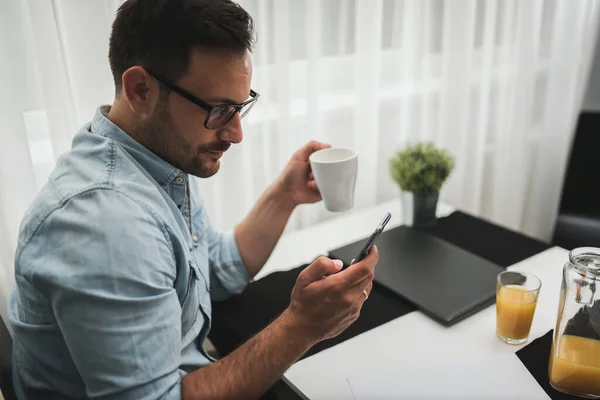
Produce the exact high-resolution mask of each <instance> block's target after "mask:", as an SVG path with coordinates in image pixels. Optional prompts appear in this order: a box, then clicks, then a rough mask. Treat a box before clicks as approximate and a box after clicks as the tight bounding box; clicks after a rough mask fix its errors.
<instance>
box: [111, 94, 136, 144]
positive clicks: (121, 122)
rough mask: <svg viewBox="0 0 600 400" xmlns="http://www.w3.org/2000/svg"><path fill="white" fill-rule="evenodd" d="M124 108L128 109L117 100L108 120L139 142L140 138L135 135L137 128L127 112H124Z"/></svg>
mask: <svg viewBox="0 0 600 400" xmlns="http://www.w3.org/2000/svg"><path fill="white" fill-rule="evenodd" d="M123 107H126V106H125V105H124V104H122V103H121V102H120V101H119V100H118V99H115V101H114V102H113V105H112V106H111V107H110V110H109V111H108V114H107V115H106V118H107V119H108V120H109V121H110V122H112V123H113V124H115V125H116V126H118V127H119V128H120V129H121V130H122V131H123V132H125V133H126V134H128V135H129V136H131V137H132V138H134V139H136V140H137V141H138V142H139V140H138V138H137V137H136V135H135V133H134V132H135V131H136V129H135V127H134V126H133V124H132V123H131V122H130V118H128V117H127V115H126V111H124V110H123Z"/></svg>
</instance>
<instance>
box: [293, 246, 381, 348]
mask: <svg viewBox="0 0 600 400" xmlns="http://www.w3.org/2000/svg"><path fill="white" fill-rule="evenodd" d="M378 260H379V253H378V252H377V247H376V246H373V247H372V249H371V251H369V254H368V255H367V256H366V257H365V258H364V259H363V260H362V261H361V262H359V263H356V264H353V265H351V266H350V267H348V268H347V269H345V270H344V271H341V272H340V269H341V268H342V262H341V261H340V260H331V259H329V258H326V257H319V258H318V259H317V260H315V261H314V262H313V263H312V264H311V265H309V266H308V267H307V268H306V269H304V271H302V272H301V273H300V275H299V276H298V279H297V281H296V285H295V286H294V290H293V291H292V297H291V302H290V305H289V307H288V308H287V310H286V311H285V312H286V313H289V314H290V317H291V318H293V320H294V322H295V324H296V325H297V326H298V328H299V332H298V333H299V334H302V335H306V336H305V337H307V338H309V339H311V340H313V341H315V343H316V342H319V341H322V340H324V339H329V338H332V337H335V336H337V335H339V334H340V333H342V332H343V331H344V330H345V329H346V328H347V327H348V326H350V325H351V324H352V323H353V322H354V321H356V319H357V318H358V316H359V315H360V310H361V308H362V305H363V303H364V301H365V299H366V296H365V295H364V293H363V291H366V293H367V294H369V293H370V292H371V288H372V287H373V277H374V272H375V265H376V264H377V261H378Z"/></svg>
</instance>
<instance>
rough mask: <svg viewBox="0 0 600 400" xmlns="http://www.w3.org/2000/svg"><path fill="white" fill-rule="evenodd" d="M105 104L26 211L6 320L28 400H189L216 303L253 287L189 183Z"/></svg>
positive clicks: (229, 237) (204, 360)
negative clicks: (187, 380) (185, 382)
mask: <svg viewBox="0 0 600 400" xmlns="http://www.w3.org/2000/svg"><path fill="white" fill-rule="evenodd" d="M107 112H108V107H101V108H99V109H98V111H97V113H96V115H95V116H94V118H93V120H92V121H91V123H90V124H88V125H86V126H85V127H83V128H82V130H81V131H80V132H79V133H78V134H77V135H76V136H75V138H74V139H73V146H72V149H71V151H69V152H68V153H66V154H65V155H63V156H62V157H61V158H60V159H59V161H58V162H57V166H56V169H55V170H54V172H53V173H52V175H51V176H50V179H49V181H48V183H47V184H46V185H45V186H44V188H43V189H42V190H41V192H40V194H39V195H38V196H37V198H36V199H35V201H34V203H33V204H32V206H31V207H30V208H29V210H28V211H27V213H26V215H25V217H24V220H23V223H22V226H21V230H20V234H19V243H18V248H17V252H16V258H15V279H16V285H15V287H14V290H13V292H12V294H11V299H10V305H9V313H10V322H11V324H12V327H13V333H14V335H13V336H14V337H13V339H14V345H13V367H14V382H15V386H16V391H17V393H18V396H19V398H21V399H24V398H26V399H52V398H61V399H65V398H66V399H80V398H92V399H120V400H127V399H132V400H133V399H135V400H142V399H179V398H181V394H180V389H181V385H180V384H181V379H182V377H183V376H184V375H185V374H186V373H188V372H191V371H193V370H195V369H197V368H199V367H202V366H204V365H206V364H208V363H210V362H211V361H214V360H213V359H211V357H210V356H209V355H208V354H207V353H206V351H205V350H204V347H203V343H204V340H205V339H206V336H207V334H208V331H209V329H210V316H211V299H213V300H219V299H225V298H226V297H228V296H229V295H231V294H233V293H239V292H241V291H242V290H243V289H244V288H245V286H246V285H247V283H248V281H249V276H248V273H247V272H246V269H245V267H244V265H243V263H242V260H241V257H240V254H239V250H238V247H237V244H236V242H235V238H234V236H233V233H218V232H216V231H215V230H214V229H213V228H212V226H211V224H210V222H209V220H208V218H207V216H206V214H205V211H204V208H203V204H202V202H201V200H200V199H199V198H198V196H197V191H196V190H194V189H193V188H191V189H190V180H189V177H188V176H187V175H186V174H184V173H182V172H181V171H180V170H178V169H177V168H175V167H173V166H172V165H170V164H169V163H167V162H166V161H164V160H162V159H161V158H159V157H158V156H156V155H155V154H154V153H152V152H150V151H149V150H148V149H146V148H145V147H143V146H142V145H141V144H139V143H138V142H136V141H135V140H134V139H132V138H131V137H130V136H128V135H127V134H126V133H125V132H123V131H122V130H121V129H119V128H118V127H117V126H116V125H114V124H113V123H111V122H110V121H109V120H108V119H107V118H106V117H105V116H104V115H106V113H107Z"/></svg>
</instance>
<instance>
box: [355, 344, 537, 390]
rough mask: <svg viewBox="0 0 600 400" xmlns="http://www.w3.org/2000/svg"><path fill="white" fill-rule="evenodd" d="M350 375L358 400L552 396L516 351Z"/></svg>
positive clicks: (400, 366) (399, 366)
mask: <svg viewBox="0 0 600 400" xmlns="http://www.w3.org/2000/svg"><path fill="white" fill-rule="evenodd" d="M398 364H399V365H398V368H393V369H387V370H378V371H368V370H367V371H361V372H357V373H356V374H355V375H352V376H348V377H347V380H348V383H349V386H350V388H351V390H352V392H353V394H354V397H355V400H387V399H411V400H412V399H414V400H419V399H427V400H430V399H532V400H534V399H536V400H537V399H549V397H548V395H546V392H544V390H543V389H542V388H541V387H540V386H539V385H538V383H537V382H536V381H535V379H534V378H533V376H531V374H530V373H529V371H528V370H527V368H525V366H524V365H523V364H522V363H521V361H520V360H519V358H518V357H517V356H516V355H515V354H503V355H497V356H493V357H486V358H479V359H472V360H465V361H457V362H456V363H452V364H432V365H418V366H410V365H401V361H400V360H399V362H398Z"/></svg>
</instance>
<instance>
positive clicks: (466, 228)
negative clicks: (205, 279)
mask: <svg viewBox="0 0 600 400" xmlns="http://www.w3.org/2000/svg"><path fill="white" fill-rule="evenodd" d="M421 229H422V230H423V231H426V232H428V233H429V234H431V235H434V236H436V237H438V238H441V239H443V240H445V241H447V242H449V243H453V244H455V245H456V246H458V247H461V248H462V249H464V250H467V251H469V252H471V253H473V254H476V255H478V256H480V257H483V258H485V259H487V260H489V261H491V262H493V263H495V264H498V265H500V266H502V267H508V266H510V265H513V264H516V263H517V262H519V261H522V260H524V259H526V258H529V257H531V256H533V255H535V254H538V253H540V252H542V251H544V250H546V249H548V248H550V247H551V246H550V245H549V244H547V243H543V242H540V241H538V240H536V239H533V238H530V237H527V236H524V235H522V234H520V233H517V232H514V231H511V230H508V229H505V228H502V227H500V226H498V225H494V224H492V223H489V222H487V221H484V220H482V219H479V218H476V217H474V216H471V215H468V214H466V213H463V212H460V211H456V212H454V213H452V214H450V215H449V216H447V217H444V218H440V219H438V221H437V223H436V225H434V226H433V227H430V228H421ZM367 230H368V229H367V228H365V234H368V232H367ZM299 245H300V244H299ZM303 268H304V266H301V267H298V268H295V269H293V270H290V271H284V272H276V273H273V274H270V275H268V276H266V277H265V278H263V279H260V280H258V281H256V282H253V283H251V284H250V285H249V286H248V288H247V289H246V290H245V291H244V292H243V293H242V294H240V295H238V296H235V297H233V298H231V299H229V300H227V301H224V302H214V303H213V316H212V327H211V332H210V334H209V338H210V340H211V341H212V342H213V344H214V345H215V347H216V349H217V351H218V352H219V354H220V355H221V356H225V355H227V354H229V353H230V352H231V351H233V350H234V349H235V348H237V347H238V346H239V345H241V344H242V343H244V342H245V341H246V340H248V339H249V338H250V337H252V336H253V335H254V334H256V333H257V332H259V331H260V330H262V329H263V328H264V327H266V326H267V325H268V324H269V323H270V322H271V321H272V320H273V319H275V318H276V317H277V316H278V315H279V314H280V313H281V312H282V311H283V310H284V309H285V308H286V307H287V305H288V304H289V298H290V293H291V290H292V288H293V286H294V283H295V282H296V278H297V276H298V274H299V273H300V271H301V270H302V269H303ZM415 310H416V307H415V306H414V305H413V304H411V303H409V302H407V301H405V300H403V299H401V298H399V297H398V296H396V295H395V294H393V293H391V292H389V291H388V290H386V289H385V288H383V287H382V286H380V285H378V284H375V285H374V286H373V290H372V291H371V295H370V296H369V300H368V301H367V302H365V304H364V306H363V309H362V311H361V316H360V317H359V319H358V320H357V321H356V322H355V323H354V324H353V325H352V326H350V327H349V328H348V329H347V330H346V331H345V332H343V333H342V334H340V335H339V336H337V337H335V338H333V339H329V340H327V341H324V342H321V343H319V344H317V345H316V346H314V347H313V348H312V349H310V350H309V352H307V353H306V354H305V355H304V356H303V358H304V357H309V356H311V355H314V354H316V353H318V352H319V351H322V350H324V349H326V348H329V347H332V346H335V345H336V344H338V343H341V342H343V341H345V340H348V339H350V338H352V337H354V336H357V335H359V334H361V333H363V332H366V331H368V330H370V329H373V328H375V327H377V326H379V325H381V324H384V323H386V322H388V321H390V320H392V319H395V318H398V317H401V316H402V315H405V314H407V313H409V312H412V311H415ZM274 392H276V394H273V393H270V396H273V397H270V398H279V399H288V398H289V399H292V398H298V396H297V395H296V394H294V392H293V391H291V390H290V389H289V388H288V387H287V385H285V384H284V383H282V382H281V381H280V382H278V384H277V385H276V386H275V388H274Z"/></svg>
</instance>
